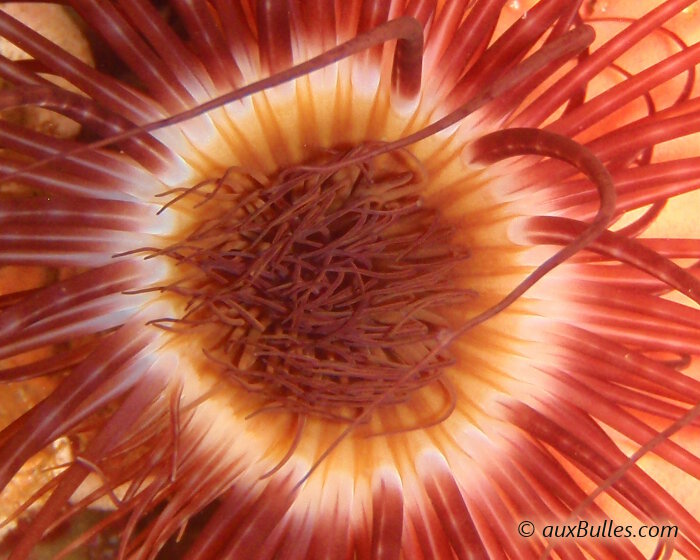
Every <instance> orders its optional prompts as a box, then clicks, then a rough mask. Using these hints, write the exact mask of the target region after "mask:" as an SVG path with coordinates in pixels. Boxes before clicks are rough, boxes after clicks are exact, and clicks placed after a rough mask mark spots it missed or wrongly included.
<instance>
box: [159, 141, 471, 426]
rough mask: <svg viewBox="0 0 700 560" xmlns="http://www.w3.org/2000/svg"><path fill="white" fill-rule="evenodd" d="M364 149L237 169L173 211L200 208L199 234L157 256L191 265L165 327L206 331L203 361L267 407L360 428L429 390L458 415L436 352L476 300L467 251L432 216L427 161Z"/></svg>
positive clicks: (443, 353)
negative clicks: (301, 162) (451, 310)
mask: <svg viewBox="0 0 700 560" xmlns="http://www.w3.org/2000/svg"><path fill="white" fill-rule="evenodd" d="M362 150H363V148H362V147H360V148H355V149H353V150H352V151H350V152H349V153H346V154H343V153H341V152H332V153H329V154H327V156H326V157H324V161H322V162H320V163H318V164H314V165H313V166H304V167H296V168H292V169H287V170H285V171H283V172H281V173H279V174H278V175H277V176H276V177H274V178H273V179H271V180H269V179H267V178H266V177H257V176H254V175H253V174H250V173H246V172H245V171H243V170H241V169H238V168H231V169H229V170H227V172H226V173H225V174H224V175H223V177H221V178H220V179H217V180H214V181H204V182H202V183H199V184H198V185H196V186H195V187H193V188H189V189H187V190H185V191H180V192H178V194H177V196H176V197H175V198H174V199H173V200H171V202H170V203H169V204H168V206H170V205H182V204H184V203H191V201H192V200H193V198H194V199H195V200H196V204H195V205H194V208H192V209H191V210H192V211H193V213H194V216H195V222H199V225H195V226H194V227H193V229H192V231H191V232H190V233H189V234H188V235H187V236H186V237H185V238H184V240H183V241H181V242H178V243H177V244H174V245H171V246H169V247H167V248H165V249H164V250H162V251H159V252H158V253H159V254H161V255H167V256H168V257H170V258H172V259H175V260H176V261H179V262H180V263H182V264H183V265H185V266H183V267H182V270H183V271H185V272H184V273H183V275H182V278H181V279H179V280H178V281H177V282H175V283H173V284H171V285H169V286H167V287H166V288H164V289H165V291H169V292H174V293H177V294H178V295H180V296H184V297H185V298H187V305H186V308H185V312H184V315H183V316H182V317H180V318H177V319H176V320H175V319H172V318H168V319H163V320H161V321H158V322H157V323H158V324H160V325H162V326H167V327H168V328H172V327H173V326H175V327H176V325H174V324H173V323H179V324H180V325H183V324H185V325H188V327H190V326H192V325H196V326H198V327H200V328H204V329H207V333H208V336H207V340H209V342H210V343H209V345H208V347H207V348H206V349H205V353H206V354H207V355H208V356H209V357H210V358H212V359H213V360H214V361H216V362H217V363H219V364H221V365H222V366H223V368H224V370H225V371H226V373H227V376H228V377H230V378H231V379H233V380H234V381H235V382H237V383H239V384H241V385H242V386H243V387H244V388H246V389H247V390H249V391H250V392H252V393H259V394H261V395H262V397H263V401H262V404H261V409H265V410H268V409H273V410H286V411H290V412H293V413H298V414H303V415H313V416H316V417H324V418H327V419H331V420H335V421H347V422H353V421H355V420H356V419H357V417H358V416H359V415H360V414H362V412H364V410H365V409H366V408H367V407H369V406H371V405H372V404H373V403H374V402H376V400H377V398H379V397H385V399H384V400H383V405H384V406H387V405H392V404H398V403H403V402H406V401H407V400H408V399H409V397H410V395H411V394H412V393H413V392H414V391H416V390H419V389H420V388H422V387H424V386H426V385H428V384H431V383H434V382H437V383H439V384H441V385H442V386H443V387H444V388H445V390H446V393H447V395H448V396H449V399H448V402H450V406H448V409H447V410H448V411H447V414H449V410H451V408H452V407H451V405H452V403H453V401H454V397H453V391H452V390H451V388H450V387H449V385H448V381H447V380H446V379H445V378H444V376H443V375H442V373H443V371H444V369H445V367H446V366H447V365H451V364H452V363H453V360H452V359H451V357H450V355H449V353H448V349H439V350H437V351H436V349H438V347H439V346H440V339H441V338H444V336H446V334H447V333H448V332H450V330H451V328H452V327H454V325H450V323H449V321H448V320H447V319H446V318H445V317H446V314H445V313H444V310H445V309H447V308H448V307H449V306H454V305H455V304H460V303H463V302H465V301H466V300H468V299H469V298H470V297H472V296H473V292H471V291H470V290H467V289H462V288H460V287H458V285H457V284H459V283H458V282H457V283H456V282H455V279H456V278H458V277H459V276H460V273H459V266H460V264H461V263H462V262H463V261H464V260H465V259H466V258H468V252H467V250H466V248H464V247H459V246H458V245H457V244H454V243H452V238H453V230H452V228H451V227H450V226H449V225H448V224H446V223H445V221H444V219H442V218H441V217H440V215H439V212H437V211H436V210H433V209H428V208H426V207H424V202H423V199H422V198H421V189H423V188H424V187H425V185H424V182H425V174H424V172H423V170H422V169H421V166H420V163H419V162H417V161H416V160H415V159H412V157H411V156H410V155H409V154H408V153H403V152H398V153H394V154H392V155H388V156H382V157H374V158H372V157H371V156H368V157H362V154H361V152H362ZM176 192H177V191H176ZM171 194H172V193H171ZM203 215H204V216H206V220H204V221H200V219H201V216H203ZM440 414H441V416H440V417H441V418H442V417H444V416H445V414H446V412H445V411H442V412H440Z"/></svg>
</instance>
